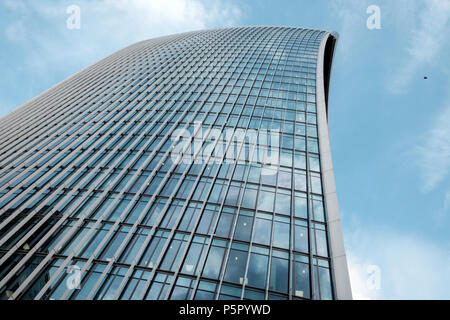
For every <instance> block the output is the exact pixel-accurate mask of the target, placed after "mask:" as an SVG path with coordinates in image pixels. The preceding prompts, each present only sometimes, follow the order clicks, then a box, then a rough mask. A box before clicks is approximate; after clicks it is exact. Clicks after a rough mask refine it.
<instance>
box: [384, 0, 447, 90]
mask: <svg viewBox="0 0 450 320" xmlns="http://www.w3.org/2000/svg"><path fill="white" fill-rule="evenodd" d="M408 4H409V2H408ZM417 12H419V14H418V15H417V19H418V23H417V26H416V27H415V28H414V29H413V30H412V31H411V32H410V38H409V40H408V46H407V48H406V52H405V55H404V56H403V57H402V60H401V61H400V62H399V68H398V69H397V70H393V72H392V75H393V76H392V78H391V80H390V81H389V82H388V89H389V90H390V91H391V92H393V93H401V92H403V91H404V90H405V89H406V88H407V87H408V85H409V83H410V81H411V79H412V78H413V77H414V76H415V75H416V73H417V72H418V71H419V70H420V69H421V68H423V67H429V66H433V65H434V63H435V61H436V60H437V57H438V55H439V54H444V55H447V52H445V51H446V50H444V48H445V47H446V46H447V42H448V32H449V23H450V1H448V0H444V1H442V0H425V1H424V2H423V6H421V7H420V8H419V10H417ZM410 14H412V13H411V12H410ZM441 67H442V66H441Z"/></svg>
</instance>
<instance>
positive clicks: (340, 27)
mask: <svg viewBox="0 0 450 320" xmlns="http://www.w3.org/2000/svg"><path fill="white" fill-rule="evenodd" d="M72 4H74V5H78V6H79V7H80V9H81V28H80V29H79V30H70V29H67V27H66V20H67V18H68V17H69V14H67V13H66V9H67V7H68V6H69V5H72ZM369 5H377V6H379V7H380V14H381V29H379V30H369V29H368V28H367V27H366V20H367V18H368V17H369V15H370V14H367V13H366V9H367V7H368V6H369ZM237 25H288V26H301V27H312V28H320V29H326V30H334V31H337V32H338V33H339V34H340V38H339V43H338V47H337V51H336V55H335V60H334V66H333V73H332V80H331V81H332V83H331V89H330V90H331V91H330V116H329V121H330V123H329V125H330V136H331V145H332V152H333V163H334V168H335V176H336V184H337V190H338V197H339V205H340V208H341V216H342V223H343V229H344V241H345V245H346V249H347V253H348V260H349V267H350V275H351V280H352V287H353V293H354V296H355V298H360V299H363V298H366V299H443V298H445V299H450V291H449V290H448V288H449V287H450V236H449V231H448V228H449V225H450V90H449V89H450V81H449V73H450V55H449V54H448V52H449V51H450V50H449V49H450V48H449V46H450V44H449V41H448V40H449V36H448V34H449V33H450V0H396V1H388V0H369V1H365V0H340V1H339V0H334V1H324V0H316V1H307V0H295V1H283V0H279V1H267V0H260V1H250V0H239V1H237V0H236V1H235V0H231V1H225V0H204V1H203V0H164V1H152V0H129V1H120V0H102V1H100V0H97V1H95V0H91V1H81V0H70V1H64V0H61V1H46V0H42V1H34V0H29V1H20V0H0V29H1V31H0V45H1V50H0V69H1V70H2V72H1V74H2V76H1V77H0V116H3V115H5V114H6V113H7V112H9V111H11V110H13V109H15V108H16V107H18V106H19V105H21V104H22V103H24V102H26V101H27V100H29V99H31V98H33V97H34V96H36V95H37V94H39V93H40V92H42V91H44V90H45V89H47V88H49V87H51V86H53V85H55V84H57V83H58V82H60V81H61V80H63V79H65V78H66V77H68V76H70V75H71V74H73V73H74V72H76V71H79V70H81V69H82V68H84V67H86V66H88V65H90V64H92V63H94V62H95V61H97V60H99V59H100V58H102V57H104V56H106V55H108V54H110V53H112V52H114V51H116V50H118V49H120V48H123V47H124V46H126V45H129V44H131V43H133V42H136V41H139V40H144V39H148V38H152V37H156V36H161V35H166V34H171V33H176V32H184V31H190V30H198V29H204V28H215V27H225V26H237ZM424 76H427V77H428V79H427V80H425V79H424ZM371 266H377V267H376V268H375V269H376V270H379V274H378V273H377V275H379V278H380V280H381V282H380V286H379V287H378V286H373V285H371V283H372V282H371V280H373V279H374V274H373V273H371V271H370V270H374V269H373V267H371ZM372 284H373V283H372Z"/></svg>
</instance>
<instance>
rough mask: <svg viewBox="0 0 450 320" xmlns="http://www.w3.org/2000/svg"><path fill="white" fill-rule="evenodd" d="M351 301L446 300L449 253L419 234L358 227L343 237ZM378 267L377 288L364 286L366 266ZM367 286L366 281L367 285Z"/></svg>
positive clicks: (446, 245)
mask: <svg viewBox="0 0 450 320" xmlns="http://www.w3.org/2000/svg"><path fill="white" fill-rule="evenodd" d="M346 240H347V241H346V249H347V256H348V263H349V272H350V279H351V282H352V290H353V296H354V298H355V299H449V298H450V292H449V291H448V288H449V287H450V251H449V247H448V244H445V243H441V244H440V245H437V244H436V243H432V242H430V241H428V240H427V239H424V238H422V237H421V235H420V234H408V233H402V232H399V231H398V230H395V231H394V230H391V229H389V228H385V227H379V228H375V227H373V226H372V227H363V226H360V227H358V228H356V229H355V230H354V232H353V233H350V234H349V236H348V237H347V238H346ZM369 265H375V266H378V267H379V270H380V279H381V285H380V289H379V290H377V289H376V288H375V289H373V288H371V286H368V285H367V282H368V280H370V279H369V277H370V275H369V274H368V273H367V266H369ZM369 283H370V282H369Z"/></svg>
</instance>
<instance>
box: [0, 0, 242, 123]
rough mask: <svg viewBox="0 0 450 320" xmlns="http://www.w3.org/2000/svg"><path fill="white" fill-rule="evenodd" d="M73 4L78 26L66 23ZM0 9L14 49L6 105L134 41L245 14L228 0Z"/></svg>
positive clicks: (31, 4)
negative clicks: (79, 21) (6, 16)
mask: <svg viewBox="0 0 450 320" xmlns="http://www.w3.org/2000/svg"><path fill="white" fill-rule="evenodd" d="M72 4H75V5H78V6H79V7H80V10H81V28H80V29H79V30H69V29H68V28H67V27H66V26H67V24H66V21H67V19H68V18H69V16H70V14H68V13H67V12H66V9H67V7H68V6H69V5H72ZM0 7H1V10H5V12H7V13H8V16H9V17H10V18H11V20H8V22H4V29H3V30H2V31H1V32H3V33H4V36H5V37H4V39H5V40H6V41H9V43H8V44H4V45H5V47H7V48H8V49H9V50H10V51H15V57H14V59H9V60H8V61H7V62H4V63H2V64H1V68H2V74H3V76H4V77H3V81H0V88H1V89H0V93H1V94H2V95H3V96H10V98H9V100H11V101H14V102H13V103H14V105H11V103H7V101H6V99H5V98H3V100H4V101H2V102H3V104H4V105H5V106H6V105H8V109H10V108H12V107H16V106H17V105H16V104H18V103H21V102H25V101H26V100H28V99H30V98H32V97H34V96H36V95H37V94H38V93H39V92H41V91H43V90H45V89H47V88H49V87H51V86H53V85H54V84H56V83H58V82H60V81H61V80H63V79H64V78H65V77H67V76H70V75H71V74H74V73H75V72H77V71H79V70H81V69H82V68H83V67H86V66H88V65H90V64H92V63H94V62H95V61H97V60H99V59H101V58H103V57H105V56H107V55H109V54H111V53H113V52H115V51H117V50H119V49H122V48H124V47H126V46H128V45H130V44H132V43H135V42H138V41H142V40H146V39H151V38H155V37H158V36H164V35H170V34H174V33H181V32H187V31H194V30H199V29H209V28H217V27H226V26H231V25H235V24H236V23H238V21H240V19H241V17H242V11H241V10H240V7H239V6H237V5H235V4H233V3H229V2H227V1H226V0H162V1H161V0H126V1H125V0H76V1H50V0H40V1H35V0H28V1H27V0H23V1H16V0H4V1H2V2H1V4H0ZM5 61H6V60H5ZM19 71H20V72H19ZM2 91H3V92H2ZM12 95H15V96H12ZM6 110H7V109H0V114H1V113H5V111H6Z"/></svg>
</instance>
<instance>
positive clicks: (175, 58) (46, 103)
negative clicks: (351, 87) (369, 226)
mask: <svg viewBox="0 0 450 320" xmlns="http://www.w3.org/2000/svg"><path fill="white" fill-rule="evenodd" d="M335 42H336V35H335V34H334V33H329V32H325V31H318V30H309V29H302V28H290V27H235V28H225V29H215V30H207V31H198V32H190V33H184V34H177V35H173V36H167V37H162V38H157V39H153V40H148V41H143V42H139V43H136V44H134V45H131V46H129V47H127V48H125V49H123V50H120V51H118V52H116V53H114V54H112V55H110V56H108V57H106V58H104V59H103V60H101V61H99V62H97V63H95V64H93V65H92V66H90V67H88V68H86V69H84V70H82V71H81V72H79V73H77V74H75V75H74V76H72V77H70V78H68V79H66V80H65V81H63V82H62V83H60V84H58V85H56V86H55V87H53V88H51V89H49V90H47V91H46V92H44V93H42V94H41V95H39V96H37V97H36V98H34V99H32V100H31V101H29V102H27V103H26V104H24V105H23V106H21V107H20V108H18V109H16V110H15V111H12V112H11V113H9V114H8V115H6V116H5V117H3V118H1V119H0V151H1V152H0V297H1V298H2V299H152V300H153V299H285V300H288V299H289V300H295V299H298V300H301V299H351V290H350V283H349V279H348V271H347V263H346V258H345V251H344V246H343V240H342V231H341V227H340V218H339V211H338V206H337V197H336V190H335V187H334V177H333V167H332V164H331V152H330V146H329V138H328V87H329V82H330V71H331V64H332V58H333V52H334V46H335Z"/></svg>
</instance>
